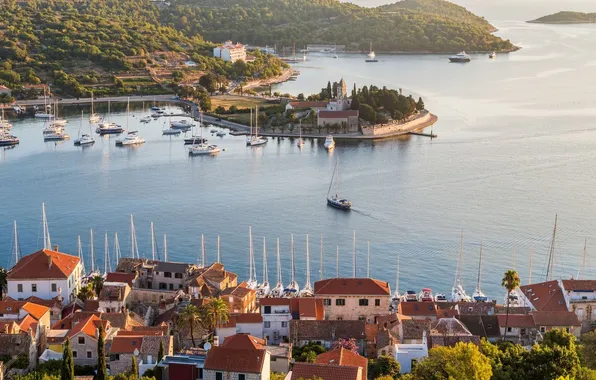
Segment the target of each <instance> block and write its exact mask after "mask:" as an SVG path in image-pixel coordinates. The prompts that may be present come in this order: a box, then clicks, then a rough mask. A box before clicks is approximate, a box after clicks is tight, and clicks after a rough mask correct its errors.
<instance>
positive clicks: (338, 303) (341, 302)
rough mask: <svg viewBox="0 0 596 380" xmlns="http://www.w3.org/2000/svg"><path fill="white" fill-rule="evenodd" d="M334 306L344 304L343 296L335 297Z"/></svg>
mask: <svg viewBox="0 0 596 380" xmlns="http://www.w3.org/2000/svg"><path fill="white" fill-rule="evenodd" d="M335 306H346V300H345V299H343V298H338V299H336V300H335Z"/></svg>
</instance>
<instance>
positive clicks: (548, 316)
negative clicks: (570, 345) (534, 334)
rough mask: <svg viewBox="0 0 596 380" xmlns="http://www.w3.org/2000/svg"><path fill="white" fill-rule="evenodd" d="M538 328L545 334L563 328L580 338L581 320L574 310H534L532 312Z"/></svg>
mask: <svg viewBox="0 0 596 380" xmlns="http://www.w3.org/2000/svg"><path fill="white" fill-rule="evenodd" d="M532 316H533V317H534V322H535V323H536V328H537V329H538V331H540V333H542V334H544V333H546V332H548V331H549V330H552V329H562V330H565V331H567V332H568V333H571V334H573V335H575V337H576V338H579V336H580V333H581V322H580V320H579V318H577V315H576V314H575V313H574V312H572V311H534V312H532Z"/></svg>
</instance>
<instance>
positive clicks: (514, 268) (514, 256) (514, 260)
mask: <svg viewBox="0 0 596 380" xmlns="http://www.w3.org/2000/svg"><path fill="white" fill-rule="evenodd" d="M515 244H516V242H515V241H514V242H513V270H515Z"/></svg>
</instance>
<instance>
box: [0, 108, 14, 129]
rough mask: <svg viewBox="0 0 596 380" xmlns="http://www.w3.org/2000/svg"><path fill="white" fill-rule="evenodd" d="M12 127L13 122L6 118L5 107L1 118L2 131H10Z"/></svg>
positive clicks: (0, 126) (0, 127)
mask: <svg viewBox="0 0 596 380" xmlns="http://www.w3.org/2000/svg"><path fill="white" fill-rule="evenodd" d="M11 129H12V124H10V123H9V122H8V120H6V119H5V118H4V109H3V110H2V118H0V131H10V130H11Z"/></svg>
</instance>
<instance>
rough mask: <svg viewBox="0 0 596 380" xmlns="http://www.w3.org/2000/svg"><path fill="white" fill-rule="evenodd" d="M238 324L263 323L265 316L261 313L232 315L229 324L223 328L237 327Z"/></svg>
mask: <svg viewBox="0 0 596 380" xmlns="http://www.w3.org/2000/svg"><path fill="white" fill-rule="evenodd" d="M238 323H259V324H260V323H263V316H262V315H261V314H259V313H241V314H232V315H230V318H229V319H228V323H226V324H224V325H223V326H222V327H223V328H226V327H235V326H236V325H237V324H238Z"/></svg>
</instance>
